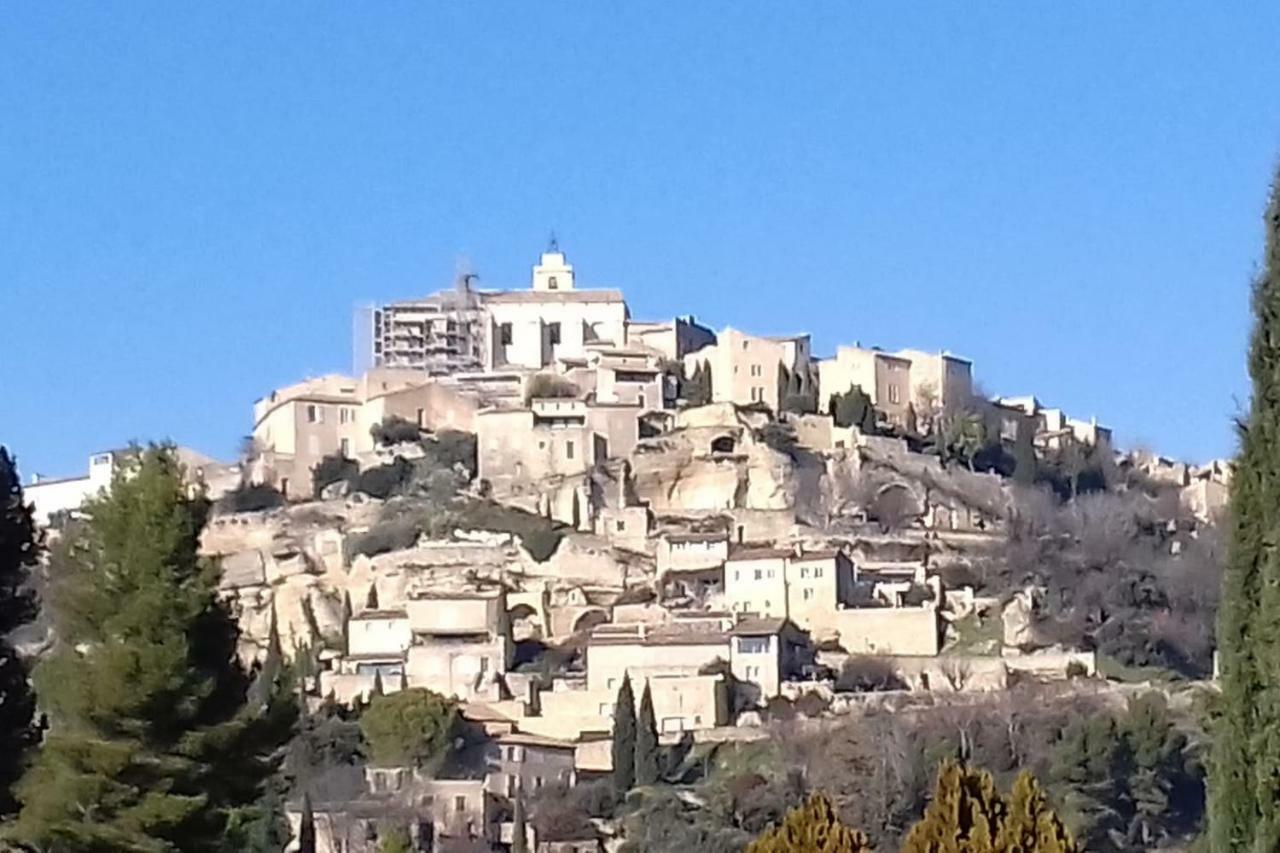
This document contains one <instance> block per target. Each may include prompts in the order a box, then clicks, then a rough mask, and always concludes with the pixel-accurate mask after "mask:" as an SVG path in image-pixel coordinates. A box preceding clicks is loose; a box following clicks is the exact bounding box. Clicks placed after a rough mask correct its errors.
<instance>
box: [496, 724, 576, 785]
mask: <svg viewBox="0 0 1280 853" xmlns="http://www.w3.org/2000/svg"><path fill="white" fill-rule="evenodd" d="M576 753H577V745H576V744H574V743H572V742H569V741H563V740H556V739H554V738H547V737H539V736H538V735H532V734H527V733H524V732H515V733H512V734H507V735H501V736H499V737H497V738H495V739H494V741H493V743H492V744H490V747H489V756H488V764H489V773H488V775H487V776H486V779H487V780H488V783H489V790H490V792H491V793H494V794H496V795H498V796H500V797H507V798H511V797H514V796H515V795H516V792H517V791H524V792H525V793H526V795H535V794H537V792H538V791H540V790H542V788H543V787H544V786H552V787H556V786H560V787H572V786H573V785H576V784H577V781H578V773H577V770H576V762H575V755H576Z"/></svg>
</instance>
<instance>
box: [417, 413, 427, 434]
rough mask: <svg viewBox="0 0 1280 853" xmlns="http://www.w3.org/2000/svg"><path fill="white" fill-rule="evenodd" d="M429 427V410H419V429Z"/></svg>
mask: <svg viewBox="0 0 1280 853" xmlns="http://www.w3.org/2000/svg"><path fill="white" fill-rule="evenodd" d="M426 425H427V410H426V409H418V429H422V428H423V427H424V426H426Z"/></svg>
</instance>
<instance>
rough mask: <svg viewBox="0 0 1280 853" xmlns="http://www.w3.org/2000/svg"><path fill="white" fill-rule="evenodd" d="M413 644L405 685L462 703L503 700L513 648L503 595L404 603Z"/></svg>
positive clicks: (431, 596)
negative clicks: (504, 680)
mask: <svg viewBox="0 0 1280 853" xmlns="http://www.w3.org/2000/svg"><path fill="white" fill-rule="evenodd" d="M405 611H406V613H407V615H408V619H409V628H410V630H411V631H412V633H413V644H412V645H411V646H410V647H409V649H408V651H407V658H406V661H405V681H406V683H407V684H408V685H409V686H411V687H426V688H429V689H431V690H434V691H436V692H437V693H440V694H443V695H445V696H452V697H455V698H457V699H461V700H463V701H473V700H475V701H495V700H499V699H501V698H502V692H503V683H502V677H503V675H504V673H506V671H507V670H508V669H509V668H510V666H511V660H512V655H513V654H514V644H513V643H512V642H511V630H510V626H509V624H508V621H507V607H506V593H505V591H503V590H502V589H494V590H482V591H475V592H430V591H428V592H422V593H419V594H418V596H417V597H415V598H411V599H409V600H408V601H407V602H405Z"/></svg>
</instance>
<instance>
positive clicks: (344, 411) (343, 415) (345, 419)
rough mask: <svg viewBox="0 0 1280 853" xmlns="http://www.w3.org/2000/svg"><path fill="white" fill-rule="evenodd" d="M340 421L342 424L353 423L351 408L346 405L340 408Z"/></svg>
mask: <svg viewBox="0 0 1280 853" xmlns="http://www.w3.org/2000/svg"><path fill="white" fill-rule="evenodd" d="M338 423H340V424H348V423H351V410H350V409H348V408H347V407H346V406H343V407H342V408H340V409H338Z"/></svg>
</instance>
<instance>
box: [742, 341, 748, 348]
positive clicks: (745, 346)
mask: <svg viewBox="0 0 1280 853" xmlns="http://www.w3.org/2000/svg"><path fill="white" fill-rule="evenodd" d="M742 348H743V349H746V348H747V342H746V341H743V342H742Z"/></svg>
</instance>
